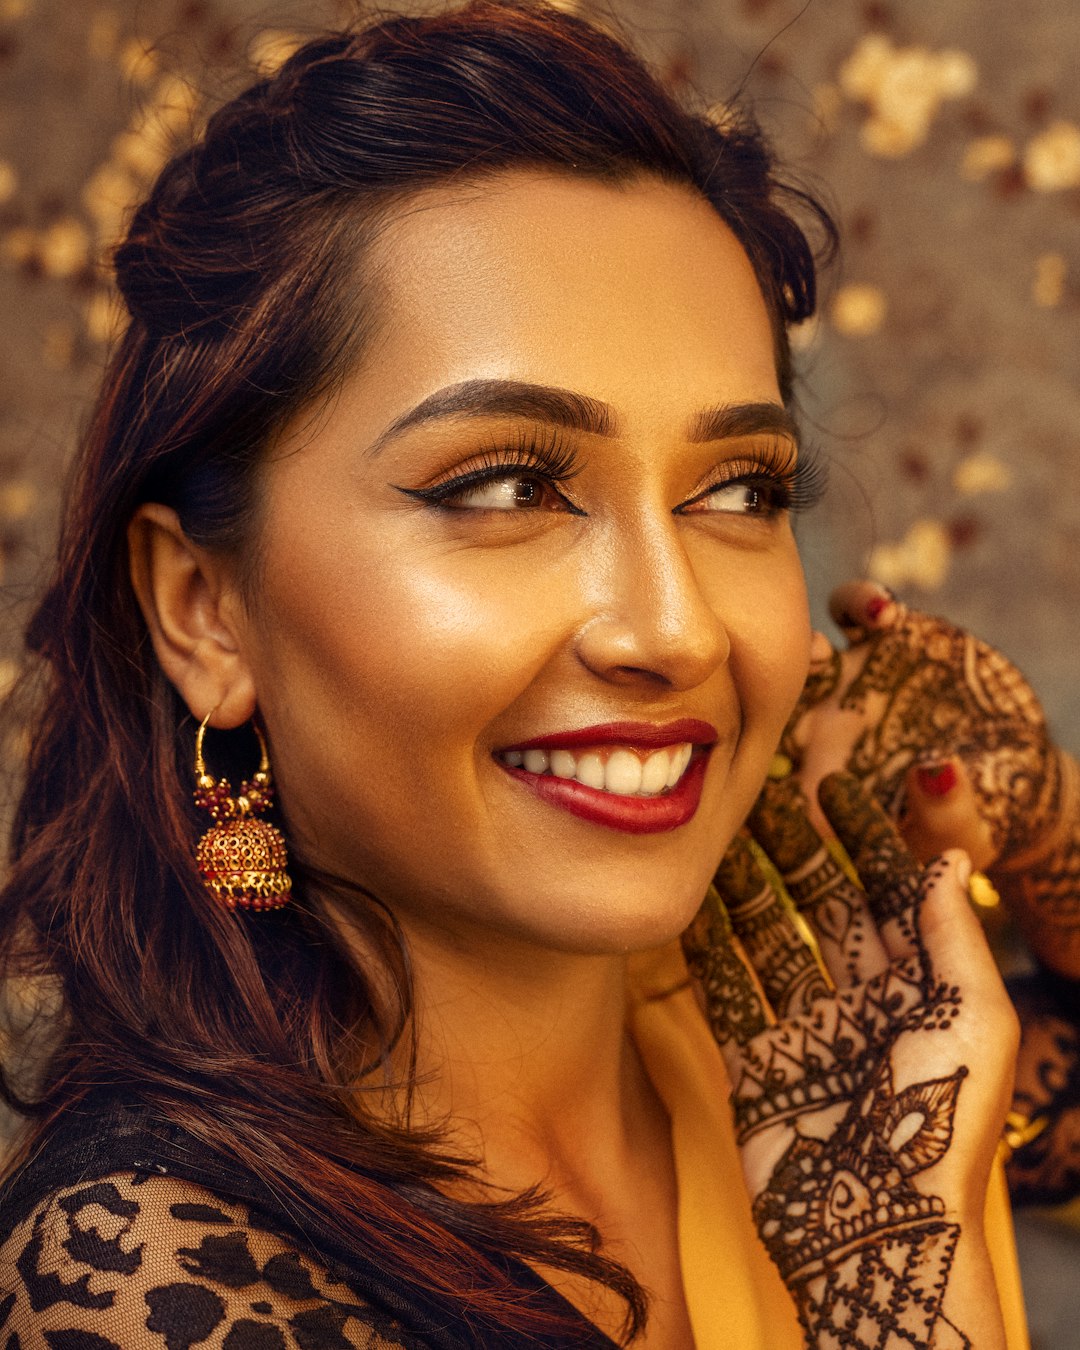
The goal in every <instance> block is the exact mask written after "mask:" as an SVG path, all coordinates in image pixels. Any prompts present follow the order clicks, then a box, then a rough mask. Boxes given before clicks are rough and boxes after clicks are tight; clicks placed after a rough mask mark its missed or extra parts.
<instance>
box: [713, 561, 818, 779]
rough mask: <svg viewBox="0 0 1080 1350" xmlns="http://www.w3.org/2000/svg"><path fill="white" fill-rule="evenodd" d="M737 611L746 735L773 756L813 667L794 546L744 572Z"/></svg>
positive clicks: (734, 654)
mask: <svg viewBox="0 0 1080 1350" xmlns="http://www.w3.org/2000/svg"><path fill="white" fill-rule="evenodd" d="M736 609H737V612H736V613H735V614H734V615H733V617H732V620H731V658H730V661H731V672H732V678H733V679H734V681H735V683H736V686H737V688H738V691H739V696H740V703H741V705H742V708H743V715H744V731H745V734H746V735H747V736H748V737H749V738H751V739H752V740H753V741H754V742H755V744H758V743H766V744H767V747H768V753H769V754H771V753H772V751H773V749H774V748H775V745H776V741H777V739H778V738H779V735H780V732H781V731H782V730H783V727H784V724H785V723H786V721H787V719H788V717H789V716H790V715H791V712H792V709H793V708H794V706H795V703H796V700H797V699H798V697H799V694H800V693H801V691H802V688H803V685H804V683H805V681H806V673H807V669H808V666H809V662H810V633H811V629H810V612H809V605H808V602H807V596H806V584H805V581H804V578H803V572H802V567H801V564H800V562H799V558H798V554H797V552H796V550H795V546H794V543H793V542H792V543H791V546H790V548H789V549H784V550H783V551H782V552H781V554H780V556H779V557H778V558H775V559H772V560H770V561H769V564H768V565H766V566H761V567H757V568H747V569H746V572H745V573H744V575H743V576H742V578H741V582H740V585H739V599H738V602H737V606H736Z"/></svg>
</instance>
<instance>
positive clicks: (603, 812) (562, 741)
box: [495, 718, 719, 834]
mask: <svg viewBox="0 0 1080 1350" xmlns="http://www.w3.org/2000/svg"><path fill="white" fill-rule="evenodd" d="M718 737H719V732H718V731H717V730H716V728H715V727H714V726H712V724H711V723H709V722H702V721H698V720H696V719H693V718H682V719H680V720H679V721H676V722H668V723H666V724H664V725H663V726H656V725H655V724H653V723H650V722H607V723H604V724H603V725H597V726H591V727H581V728H579V729H577V730H574V731H562V732H555V733H553V734H552V735H549V736H538V737H536V738H535V739H533V740H529V741H522V742H521V743H520V744H519V745H513V746H507V747H506V748H505V750H503V751H501V752H500V754H499V755H497V756H496V757H495V759H496V763H497V764H499V766H500V767H501V768H502V769H503V771H504V772H505V773H508V774H509V775H510V776H511V778H515V779H517V781H518V782H519V783H520V784H521V785H522V787H526V788H528V789H529V791H531V792H534V793H535V794H536V795H537V797H539V798H540V800H541V801H543V802H547V804H548V805H549V806H557V807H560V808H561V809H562V810H564V811H568V812H569V813H570V814H571V815H573V816H578V817H579V818H580V819H582V820H587V821H589V822H591V823H592V824H594V825H603V826H605V827H606V828H608V829H611V830H622V831H624V832H625V833H627V834H660V833H662V832H664V831H666V830H675V829H678V827H679V826H680V825H685V824H686V822H687V821H688V820H690V819H691V818H692V817H693V815H694V812H695V811H696V810H697V808H698V803H699V802H700V800H701V789H702V784H703V783H704V780H705V770H706V768H707V767H708V762H709V753H710V751H711V750H712V747H713V745H714V744H715V743H716V741H717V739H718ZM672 745H681V746H686V745H691V746H693V751H692V753H691V756H690V762H689V763H688V764H687V766H686V768H685V770H684V771H683V774H682V777H681V778H680V779H679V781H678V782H677V783H676V784H675V786H674V787H672V788H668V789H667V790H666V791H664V792H661V793H657V794H656V795H655V796H653V795H640V796H639V795H636V794H635V795H624V794H622V793H617V792H607V791H605V790H603V789H602V788H596V787H587V786H586V785H585V784H584V783H579V782H578V781H577V779H576V778H562V777H560V776H558V775H557V774H553V773H547V772H544V773H532V772H530V771H529V770H528V769H526V768H523V767H520V766H516V765H510V764H507V763H506V762H505V760H504V759H503V758H502V756H503V755H506V754H509V753H510V752H513V751H516V752H518V754H519V756H520V755H521V754H523V753H524V752H526V751H528V750H545V751H554V750H575V749H599V748H600V747H602V746H612V747H620V746H621V747H626V748H628V749H634V750H642V751H644V750H649V751H656V750H662V749H665V748H666V747H668V746H672Z"/></svg>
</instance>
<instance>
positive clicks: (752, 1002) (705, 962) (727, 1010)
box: [682, 886, 770, 1082]
mask: <svg viewBox="0 0 1080 1350" xmlns="http://www.w3.org/2000/svg"><path fill="white" fill-rule="evenodd" d="M682 943H683V951H684V953H685V955H686V964H687V967H688V969H689V971H690V974H691V975H692V976H693V978H694V980H695V981H696V982H697V991H698V996H699V999H700V1001H701V1004H702V1009H703V1011H704V1013H705V1016H706V1018H707V1019H708V1022H709V1026H710V1027H711V1028H712V1032H713V1035H714V1036H715V1037H716V1041H717V1044H718V1045H719V1046H720V1050H721V1052H722V1053H723V1056H724V1060H725V1063H726V1064H727V1067H728V1071H729V1073H730V1074H731V1078H732V1082H736V1081H737V1080H738V1067H739V1048H740V1047H741V1046H743V1045H745V1044H746V1043H747V1041H749V1040H752V1039H753V1037H755V1036H757V1035H759V1034H760V1033H761V1032H762V1031H764V1030H765V1029H766V1028H767V1027H768V1026H769V1021H770V1019H769V1015H768V1012H767V1010H766V1007H765V1004H764V1003H763V1002H762V999H761V995H760V993H759V992H758V989H757V987H756V986H755V984H754V981H753V979H752V978H751V976H750V972H749V971H748V970H747V968H746V966H745V965H744V964H743V961H742V959H741V957H740V956H739V953H738V950H737V947H736V942H735V934H734V930H733V929H732V926H731V920H730V919H729V918H728V915H727V912H726V910H725V909H724V904H723V901H722V900H721V898H720V895H719V893H718V892H717V890H716V888H715V887H714V886H710V887H709V890H708V892H707V894H706V896H705V902H704V904H703V905H702V906H701V909H700V910H699V911H698V915H697V918H696V919H695V920H694V922H693V923H692V924H691V925H690V927H689V928H688V929H687V930H686V932H685V933H684V934H683V939H682Z"/></svg>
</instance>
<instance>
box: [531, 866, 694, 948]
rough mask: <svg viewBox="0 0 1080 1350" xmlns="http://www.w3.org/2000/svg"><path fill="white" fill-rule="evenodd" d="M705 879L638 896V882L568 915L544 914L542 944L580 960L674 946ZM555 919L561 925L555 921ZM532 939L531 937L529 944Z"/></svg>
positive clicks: (691, 915) (596, 898) (585, 903)
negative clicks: (545, 934) (544, 941)
mask: <svg viewBox="0 0 1080 1350" xmlns="http://www.w3.org/2000/svg"><path fill="white" fill-rule="evenodd" d="M710 880H711V874H709V875H707V876H705V878H704V879H703V880H702V881H701V882H700V884H699V885H697V884H696V885H694V886H692V887H691V886H687V885H686V883H685V881H684V882H683V884H682V885H681V886H680V887H679V888H678V889H677V890H676V889H673V888H672V887H670V886H669V887H667V888H664V889H661V888H659V887H657V888H655V889H653V888H650V889H649V890H648V891H647V892H645V893H643V892H642V889H641V881H640V878H639V879H638V880H637V884H636V886H634V887H633V888H631V887H629V886H628V887H626V888H625V890H621V889H619V888H612V889H609V891H608V892H607V893H606V894H602V895H593V896H592V897H591V898H590V899H589V900H582V901H581V903H580V904H578V905H575V906H574V908H573V910H572V911H571V912H567V913H564V914H562V915H560V914H557V913H553V912H550V911H549V913H550V917H551V919H552V920H554V922H552V924H551V927H550V929H549V933H548V938H547V942H548V944H550V945H551V946H553V947H555V948H557V949H558V950H560V951H564V952H568V953H576V954H579V955H582V956H615V955H629V954H631V953H633V952H640V951H649V950H651V949H652V948H654V947H661V946H664V945H665V944H667V943H669V942H674V941H675V940H676V939H677V938H678V937H679V936H680V934H681V933H682V932H683V931H684V930H685V929H686V928H688V927H689V925H690V923H691V921H692V920H693V918H694V916H695V914H697V912H698V910H699V909H700V908H701V903H702V901H703V900H704V898H705V892H706V890H707V889H708V886H709V881H710ZM560 920H561V921H560ZM537 936H538V935H537V934H536V933H535V931H534V932H533V934H532V937H533V940H534V941H535V940H536V937H537Z"/></svg>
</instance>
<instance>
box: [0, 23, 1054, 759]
mask: <svg viewBox="0 0 1080 1350" xmlns="http://www.w3.org/2000/svg"><path fill="white" fill-rule="evenodd" d="M424 7H425V4H424V3H423V2H421V3H413V4H411V5H410V4H408V3H405V4H403V5H402V8H405V9H412V10H419V9H423V8H424ZM427 7H430V5H428V6H427ZM577 8H579V9H580V10H581V11H582V12H585V13H591V14H594V15H601V16H603V15H606V16H608V17H609V18H611V19H613V20H614V21H615V22H616V23H618V24H619V25H621V26H622V28H623V30H624V31H625V32H627V33H629V34H630V35H631V36H632V37H633V38H634V39H635V40H636V42H637V43H638V45H639V46H640V47H641V48H642V49H643V50H644V51H645V52H646V53H647V54H648V55H649V56H650V57H652V58H653V59H654V60H655V61H656V62H657V63H658V64H659V66H660V67H661V69H662V70H663V71H664V72H665V73H666V75H667V77H668V78H669V79H670V80H671V81H672V82H674V83H676V84H678V83H688V84H691V85H693V86H694V87H695V88H697V89H699V90H701V91H702V92H703V93H704V94H705V95H706V96H707V97H708V98H709V99H711V100H715V101H716V103H717V105H718V108H722V105H723V103H724V101H725V100H726V99H727V98H729V97H730V96H731V95H732V94H733V93H734V92H735V91H736V90H737V89H739V90H741V91H742V96H743V97H745V98H747V99H749V100H750V102H751V103H752V104H753V105H754V106H755V108H756V110H757V112H758V114H759V116H760V117H761V118H762V120H763V121H764V122H765V124H766V126H767V127H768V128H769V129H770V131H771V132H772V134H773V136H774V138H775V140H776V141H777V142H778V143H779V145H780V146H781V147H782V148H783V151H784V153H785V156H786V158H787V159H788V160H789V161H790V162H792V163H793V164H794V165H795V166H796V167H797V168H798V170H799V172H800V173H801V174H802V175H803V176H804V177H805V178H807V179H809V180H810V181H811V182H813V183H814V184H815V185H817V186H819V187H823V188H824V189H825V191H826V193H827V195H828V196H829V198H830V200H831V201H832V203H833V205H834V207H835V209H836V212H837V214H838V217H839V219H840V222H841V226H842V229H843V234H844V241H845V242H844V252H843V257H842V260H841V263H840V266H839V268H838V269H837V270H836V272H835V273H834V274H833V276H832V277H831V279H830V280H829V282H828V284H827V287H826V294H825V298H824V304H823V309H822V316H821V319H820V321H819V322H817V323H815V324H813V325H811V326H810V327H809V329H808V331H806V332H804V333H801V334H800V335H799V346H800V362H801V367H802V370H803V374H804V382H803V393H802V405H803V414H804V419H805V422H806V425H807V428H808V431H809V433H810V435H811V437H812V438H813V439H814V440H815V441H816V442H817V443H818V444H819V445H820V447H821V448H822V449H823V450H824V451H825V453H826V454H827V455H828V457H829V458H830V460H831V461H832V463H833V490H832V493H831V496H830V498H829V500H828V501H827V502H826V504H825V505H824V507H822V508H820V509H819V511H818V512H817V513H816V515H815V516H814V517H812V518H810V519H809V520H807V521H806V522H804V524H803V526H802V527H801V528H802V530H803V542H804V553H805V558H806V563H807V571H808V575H809V578H810V583H811V588H812V591H813V594H814V597H815V607H816V610H817V613H818V615H819V616H821V615H822V614H823V606H822V602H823V598H824V596H825V595H827V593H828V590H829V588H830V587H831V586H832V585H834V584H836V583H837V582H838V581H840V580H842V579H844V578H845V577H847V576H849V575H854V574H857V573H859V572H861V571H863V570H869V571H870V572H872V573H873V574H875V575H877V576H879V577H881V578H882V579H883V580H886V581H888V582H889V583H890V584H892V585H894V586H895V587H896V588H897V589H899V590H900V591H901V592H902V593H903V594H904V595H905V597H906V598H908V599H909V600H910V601H912V602H913V603H916V604H918V605H921V606H924V607H930V608H936V609H940V610H941V611H942V612H945V613H947V614H949V615H950V616H952V617H954V618H956V619H957V620H959V621H960V622H963V623H965V624H967V625H969V626H970V627H972V628H974V629H975V630H976V631H977V632H979V633H980V634H982V635H983V636H985V637H987V638H989V639H990V640H991V641H993V642H995V643H997V644H998V645H1000V646H1001V647H1002V648H1004V649H1005V651H1006V652H1008V653H1009V654H1010V655H1011V656H1012V657H1013V658H1014V659H1015V660H1017V661H1018V662H1019V663H1020V664H1021V665H1022V666H1023V667H1024V668H1025V669H1026V670H1027V671H1028V672H1029V673H1030V674H1031V676H1032V677H1033V678H1034V680H1035V682H1036V684H1037V686H1038V687H1039V689H1040V690H1041V692H1042V694H1043V696H1044V699H1045V701H1046V704H1047V707H1048V710H1049V712H1050V715H1051V718H1052V721H1053V723H1054V725H1055V727H1056V729H1057V732H1058V735H1059V737H1060V739H1061V740H1062V741H1063V742H1064V743H1065V744H1066V745H1068V746H1070V747H1071V748H1072V749H1074V750H1078V749H1080V680H1076V679H1074V678H1073V669H1072V667H1073V653H1074V649H1075V647H1076V633H1077V623H1076V619H1075V617H1074V616H1075V615H1076V613H1077V602H1078V600H1080V557H1078V549H1077V539H1078V522H1080V493H1078V492H1077V491H1076V490H1075V488H1074V478H1075V476H1076V473H1077V469H1078V468H1080V446H1078V437H1077V428H1078V426H1080V416H1078V414H1080V387H1078V380H1077V375H1078V373H1080V228H1078V227H1080V82H1078V81H1077V79H1076V72H1077V62H1078V58H1080V7H1077V6H1075V5H1073V4H1071V3H1069V0H1041V2H1040V3H1031V4H1029V5H1025V6H1019V5H1015V4H1006V3H1003V0H949V2H948V3H942V4H937V5H924V4H914V3H911V2H910V0H893V3H889V0H812V3H810V4H809V5H805V6H804V4H803V0H654V2H652V3H645V2H644V0H603V3H600V0H579V2H578V4H577ZM363 12H364V7H363V5H362V4H359V3H353V2H352V0H347V2H345V3H339V2H338V0H278V2H277V3H269V2H268V0H112V3H110V2H109V0H80V2H79V3H77V4H72V3H71V0H0V562H2V567H3V580H4V582H5V583H6V584H5V587H4V595H5V596H6V597H7V600H8V604H7V608H6V610H5V618H4V623H3V629H4V632H3V636H2V638H0V644H2V645H0V688H2V686H3V685H4V684H5V683H7V682H8V681H9V680H10V679H11V678H12V677H13V675H14V673H15V671H16V669H17V662H18V640H17V633H18V628H19V621H20V618H21V614H22V612H23V607H24V605H25V603H26V600H27V598H28V597H29V596H31V595H32V594H33V590H34V586H35V583H36V580H37V578H38V577H39V576H40V574H41V569H42V567H43V565H44V564H45V562H46V561H47V558H48V553H49V549H50V546H51V539H52V531H53V524H54V519H55V511H56V505H57V495H58V488H59V484H60V482H61V479H62V475H63V470H64V465H65V463H66V461H67V458H68V455H69V453H70V450H71V446H72V444H73V440H74V438H75V435H76V432H77V428H78V425H79V422H80V418H81V417H82V415H83V412H84V409H85V406H86V400H87V397H88V394H89V391H90V390H91V389H92V387H93V385H94V383H95V380H96V378H97V376H98V374H99V372H100V369H101V365H102V360H103V357H104V354H105V351H106V346H107V342H108V338H109V335H110V333H111V332H112V331H113V325H114V323H115V311H114V308H113V305H112V301H111V293H110V290H109V284H108V278H107V272H106V270H105V268H104V266H103V263H102V259H103V257H104V255H105V254H106V253H107V250H108V246H109V245H110V244H111V243H112V242H113V241H114V240H115V239H116V237H117V234H118V232H119V229H120V227H121V224H122V221H123V218H124V213H125V210H126V209H127V208H128V207H129V205H130V203H131V202H132V201H133V200H134V199H135V198H137V197H138V195H139V193H140V191H141V190H142V188H143V187H144V186H145V185H146V183H147V182H148V181H149V179H150V178H151V177H152V175H153V173H154V172H155V170H156V168H157V167H158V166H159V164H160V163H161V161H162V158H163V156H164V155H165V154H166V153H167V151H168V149H169V148H170V147H171V146H172V145H174V144H175V143H176V141H177V139H178V138H181V137H182V136H183V135H184V133H185V129H186V127H187V125H188V124H189V122H190V121H191V120H192V119H195V120H196V121H197V119H198V118H199V116H200V115H202V114H203V113H204V111H205V109H206V108H207V107H208V106H212V104H213V103H214V102H215V101H217V100H218V99H219V98H220V97H221V96H222V94H224V93H226V92H227V91H228V89H229V88H231V87H233V85H234V84H235V83H236V81H237V80H241V79H244V78H247V77H248V76H249V75H250V73H251V71H252V69H254V68H258V67H259V66H262V65H266V64H267V63H272V62H274V61H276V60H279V59H281V57H282V56H283V55H284V54H285V53H286V52H287V51H288V50H289V49H290V46H291V44H292V43H294V42H295V41H297V40H298V39H299V38H301V37H303V36H304V35H305V34H308V33H311V32H312V31H314V30H316V29H317V28H318V27H320V26H321V25H323V24H326V23H334V22H341V21H343V20H347V19H348V18H350V17H353V16H355V15H357V14H358V13H361V14H362V13H363Z"/></svg>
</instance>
